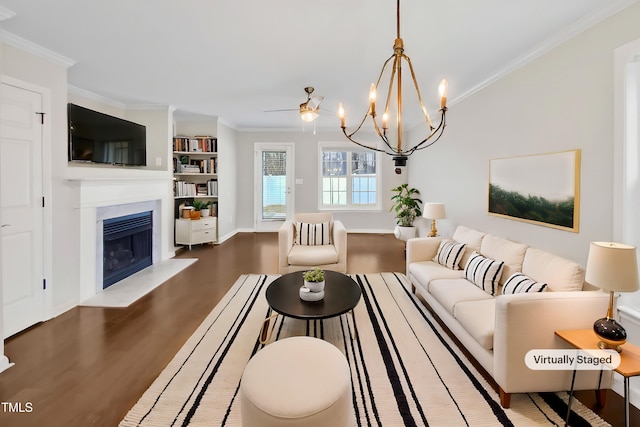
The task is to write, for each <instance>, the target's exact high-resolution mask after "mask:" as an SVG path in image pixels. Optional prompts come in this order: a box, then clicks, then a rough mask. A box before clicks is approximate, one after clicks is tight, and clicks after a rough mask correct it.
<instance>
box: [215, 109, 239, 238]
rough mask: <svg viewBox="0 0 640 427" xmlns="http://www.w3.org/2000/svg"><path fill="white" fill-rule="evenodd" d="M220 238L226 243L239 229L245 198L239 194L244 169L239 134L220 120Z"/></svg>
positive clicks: (218, 134)
mask: <svg viewBox="0 0 640 427" xmlns="http://www.w3.org/2000/svg"><path fill="white" fill-rule="evenodd" d="M217 136H218V155H219V159H218V161H219V163H218V185H220V187H219V189H218V192H219V194H218V203H219V205H218V238H219V239H220V241H224V240H226V239H228V238H229V237H231V236H233V235H234V234H235V233H236V231H237V229H238V223H237V216H238V214H237V206H238V205H237V203H238V199H243V198H244V197H243V196H242V195H241V194H240V193H238V189H237V179H238V177H239V176H242V174H243V172H244V168H243V167H240V166H239V165H238V156H237V138H238V132H237V131H236V130H234V129H233V128H231V127H230V126H228V125H227V124H226V123H225V122H224V121H222V120H220V119H218V133H217Z"/></svg>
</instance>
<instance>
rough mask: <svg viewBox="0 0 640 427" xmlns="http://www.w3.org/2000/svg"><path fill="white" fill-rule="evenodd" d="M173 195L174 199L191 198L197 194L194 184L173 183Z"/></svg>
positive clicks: (184, 182)
mask: <svg viewBox="0 0 640 427" xmlns="http://www.w3.org/2000/svg"><path fill="white" fill-rule="evenodd" d="M173 193H174V195H175V196H176V197H193V196H195V195H196V194H197V191H196V184H194V183H192V182H186V181H175V183H174V186H173Z"/></svg>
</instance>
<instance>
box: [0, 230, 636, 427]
mask: <svg viewBox="0 0 640 427" xmlns="http://www.w3.org/2000/svg"><path fill="white" fill-rule="evenodd" d="M348 246H349V252H348V260H347V265H348V270H349V272H352V273H373V272H380V271H399V272H404V270H405V264H404V245H403V243H402V242H400V241H398V240H396V239H395V238H394V237H393V236H392V235H378V234H349V241H348ZM277 256H278V252H277V234H276V233H240V234H238V235H236V236H234V237H233V238H231V239H229V240H228V241H226V242H224V243H223V244H221V245H218V246H206V245H205V246H202V247H194V248H193V250H191V251H182V252H180V253H179V254H178V257H179V258H193V257H197V258H199V261H198V262H197V263H195V264H194V265H192V266H191V267H189V268H188V269H186V270H184V271H183V272H181V273H179V274H178V275H176V276H174V277H173V278H172V279H170V280H169V281H168V282H166V283H165V284H163V285H162V286H160V287H158V288H157V289H156V290H154V291H153V292H151V293H150V294H148V295H147V296H145V297H144V298H142V299H141V300H139V301H137V302H136V303H134V304H132V305H131V306H130V307H128V308H125V309H102V308H88V307H77V308H74V309H72V310H70V311H68V312H66V313H64V314H62V315H61V316H58V317H56V318H55V319H52V320H50V321H47V322H44V323H41V324H38V325H36V326H34V327H32V328H30V329H28V330H27V331H24V332H22V333H20V334H17V335H15V336H13V337H11V338H9V339H8V340H7V341H6V342H5V353H6V355H7V356H8V357H9V359H10V360H11V361H12V362H15V363H16V365H15V366H14V367H12V368H10V369H9V370H7V371H5V372H3V373H2V374H0V402H3V405H2V407H0V426H20V427H24V426H54V427H55V426H115V425H117V424H118V422H119V421H120V420H121V419H122V418H123V417H124V415H125V414H126V413H127V411H128V410H129V409H130V408H131V407H132V406H133V405H134V404H135V403H136V402H137V400H138V399H139V397H140V396H141V395H142V393H143V392H144V391H145V390H146V389H147V388H148V387H149V385H150V384H151V383H152V382H153V380H154V379H155V378H156V377H157V375H158V374H159V373H160V372H161V371H162V369H163V368H164V367H165V366H166V365H167V363H168V362H169V361H170V360H171V359H172V358H173V356H174V355H175V354H176V352H177V351H178V350H179V349H180V347H182V345H183V344H184V342H185V341H186V340H187V338H189V336H190V335H191V334H192V333H193V331H194V330H195V329H196V327H197V326H198V325H199V324H200V323H201V322H202V320H203V319H204V318H205V316H206V315H207V314H208V313H209V312H210V311H211V309H212V308H213V307H214V306H215V305H216V303H217V302H218V301H219V300H220V298H221V297H222V296H223V295H224V294H225V292H226V291H227V289H228V288H229V287H230V286H231V285H232V284H233V283H234V282H235V280H236V279H237V278H238V276H239V275H240V274H243V273H277V265H278V263H277ZM579 398H580V399H581V400H582V401H583V402H584V403H585V404H586V405H588V406H589V407H592V408H593V409H594V410H596V412H598V413H599V414H600V415H601V416H603V417H604V418H605V419H607V421H609V422H610V423H612V424H613V425H614V426H622V425H623V424H624V423H623V403H622V399H621V398H620V397H619V396H618V395H616V394H615V393H613V392H609V395H608V403H607V406H606V408H604V409H601V408H597V407H596V406H595V401H594V399H593V398H592V393H582V392H581V393H579ZM4 402H10V403H12V404H14V405H15V404H16V403H20V404H21V405H22V409H23V410H25V411H29V406H28V405H27V403H29V404H30V406H31V408H32V409H31V411H29V412H22V413H9V412H7V411H6V410H3V407H6V405H5V404H4ZM14 409H16V407H15V406H14ZM638 412H639V411H637V410H635V411H634V412H633V414H632V422H631V425H640V414H639V413H638Z"/></svg>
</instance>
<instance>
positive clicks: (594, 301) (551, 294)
mask: <svg viewBox="0 0 640 427" xmlns="http://www.w3.org/2000/svg"><path fill="white" fill-rule="evenodd" d="M441 240H442V238H440V237H420V238H414V239H409V240H408V241H407V254H406V255H407V256H406V258H407V277H408V278H409V280H410V281H411V283H412V288H413V289H414V292H416V293H417V294H418V295H419V296H421V297H422V298H423V299H424V301H425V302H426V303H427V304H428V306H429V307H430V308H431V310H432V311H433V312H434V313H435V314H437V316H438V317H439V318H440V320H441V321H442V322H443V323H444V324H445V325H446V326H447V327H448V329H449V330H450V331H451V333H452V334H454V335H455V337H456V338H457V340H458V341H459V342H460V343H461V344H462V345H463V346H464V347H465V348H466V350H467V351H468V352H469V353H470V354H471V355H472V356H473V357H474V358H475V359H476V360H477V362H478V363H479V364H480V365H481V366H482V367H483V368H484V369H485V370H486V371H487V373H488V374H489V375H491V376H492V377H493V379H494V380H495V382H496V384H497V386H498V387H499V389H498V392H499V394H500V402H501V404H502V406H503V407H505V408H508V407H509V405H510V398H511V393H528V392H551V391H562V390H569V389H570V387H571V374H572V372H571V371H557V370H548V371H545V370H530V369H529V368H527V366H526V364H525V355H526V354H527V352H528V351H529V350H533V349H568V348H571V347H569V345H568V344H566V343H565V342H564V341H563V340H561V339H560V338H558V337H557V336H556V335H555V334H554V331H556V330H563V329H590V328H592V326H593V322H594V321H595V320H596V319H599V318H601V317H602V316H603V315H604V314H605V313H606V311H607V306H608V294H607V293H605V292H602V291H600V290H594V289H593V288H592V287H591V286H590V285H588V284H586V283H584V269H583V268H582V267H581V266H580V265H579V264H577V263H574V262H572V261H569V260H567V259H564V258H561V257H559V256H556V255H553V254H551V253H549V252H545V251H542V250H540V249H536V248H532V247H528V246H527V245H525V244H522V243H516V242H513V241H510V240H507V239H504V238H502V237H498V236H495V235H492V234H486V233H483V232H480V231H477V230H473V229H471V228H467V227H464V226H458V227H457V228H456V230H455V233H454V235H453V236H452V239H451V240H453V241H455V242H459V243H464V244H465V247H464V251H463V253H462V259H461V261H460V263H459V265H460V268H461V269H450V268H448V267H446V266H444V265H441V264H439V263H438V262H436V261H434V257H436V255H437V254H438V249H439V247H440V243H441ZM474 251H477V252H479V253H480V254H481V255H483V256H484V257H486V258H490V259H493V260H498V261H503V262H504V266H503V271H502V275H501V277H500V281H499V285H500V287H499V288H498V289H497V290H496V292H495V295H496V296H492V295H490V294H489V293H488V292H486V291H485V290H483V289H481V288H480V287H478V286H476V285H475V284H474V283H472V282H471V281H469V280H467V279H465V278H464V277H465V274H464V270H462V269H464V267H465V266H466V265H467V264H466V263H467V261H468V260H469V257H470V256H472V254H473V252H474ZM516 272H521V273H522V274H524V275H526V276H528V277H529V278H531V279H533V280H534V281H536V282H540V283H546V284H547V285H548V286H547V287H546V289H545V291H544V292H535V293H517V294H511V295H502V294H501V291H502V285H504V283H505V281H506V280H507V279H508V278H509V277H510V276H511V274H513V273H516ZM599 375H600V372H599V371H580V372H578V375H576V379H575V386H574V389H575V390H595V389H597V388H598V383H599ZM611 376H612V375H611V372H610V371H609V372H608V373H605V374H604V375H603V377H602V382H601V385H600V387H601V389H608V388H610V385H611Z"/></svg>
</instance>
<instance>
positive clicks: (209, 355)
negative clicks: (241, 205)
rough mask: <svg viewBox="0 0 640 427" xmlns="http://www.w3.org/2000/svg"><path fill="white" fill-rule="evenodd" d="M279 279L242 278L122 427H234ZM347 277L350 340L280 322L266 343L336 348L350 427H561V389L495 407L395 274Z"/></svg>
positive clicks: (326, 326) (313, 324)
mask: <svg viewBox="0 0 640 427" xmlns="http://www.w3.org/2000/svg"><path fill="white" fill-rule="evenodd" d="M277 277H278V276H277V275H242V276H240V278H239V279H238V280H237V282H236V283H235V284H234V285H233V287H232V288H231V289H230V290H229V292H228V293H227V294H226V295H225V297H224V298H223V299H222V300H221V301H220V303H219V304H218V305H217V306H216V307H215V308H214V309H213V311H212V312H211V313H210V314H209V316H208V317H207V318H206V319H205V321H204V322H203V323H202V324H201V325H200V327H199V328H198V329H197V330H196V332H195V333H194V334H193V335H192V336H191V338H190V339H189V340H188V341H187V342H186V344H185V345H184V347H183V348H182V349H181V350H180V351H179V352H178V354H177V355H176V356H175V358H174V359H173V360H172V361H171V362H170V363H169V365H168V366H167V368H166V369H165V370H164V371H163V372H162V373H161V374H160V376H159V377H158V378H157V379H156V381H155V382H154V383H153V384H152V385H151V387H150V388H149V389H148V390H147V391H146V392H145V393H144V395H143V396H142V397H141V398H140V400H139V401H138V403H137V404H136V405H135V406H134V407H133V408H132V409H131V411H129V413H128V414H127V416H126V417H125V419H124V420H123V421H122V422H121V424H120V425H121V426H137V425H143V426H163V427H164V426H173V425H183V426H186V425H188V426H241V425H242V420H241V418H240V406H239V399H238V389H239V385H240V378H241V376H242V372H243V369H244V367H245V365H246V364H247V362H248V360H249V359H250V358H251V356H252V355H253V354H255V353H256V352H258V351H260V349H261V348H262V345H261V344H260V342H259V335H260V329H261V326H262V323H263V321H264V319H265V318H266V317H268V316H270V315H271V314H272V313H271V311H270V309H269V306H268V305H267V302H266V299H265V297H264V293H265V290H266V288H267V286H268V285H269V283H271V282H272V281H273V280H274V279H275V278H277ZM352 277H353V278H354V280H355V281H356V282H357V283H358V284H359V285H360V287H361V289H362V299H361V301H360V303H359V304H358V306H357V307H356V308H355V318H356V323H357V327H358V335H357V337H356V336H355V335H354V333H353V319H352V317H351V316H350V315H343V316H340V317H338V318H333V319H327V320H322V321H310V322H307V321H301V320H296V319H291V318H283V317H282V316H278V317H277V319H276V320H275V322H271V324H272V326H273V330H272V336H271V340H275V339H281V338H284V337H288V336H296V335H310V336H315V337H318V338H322V339H325V340H327V341H329V342H331V343H333V344H334V345H336V346H337V347H338V348H339V349H340V350H342V351H343V352H344V354H345V355H346V357H347V360H348V362H349V365H350V367H351V375H352V384H353V396H354V418H353V425H354V426H389V427H391V426H393V427H395V426H433V427H438V426H456V427H458V426H465V425H466V426H561V425H564V417H565V414H566V403H565V401H566V399H567V396H566V393H559V394H556V393H544V394H538V393H532V394H514V395H513V396H512V398H511V408H510V409H503V408H502V407H501V406H500V403H499V400H498V395H497V393H496V392H495V391H494V390H493V389H492V388H491V386H490V385H489V384H487V382H486V381H485V380H484V378H483V377H482V376H481V375H480V374H479V373H478V372H477V371H476V369H475V368H474V367H473V365H472V364H471V363H470V362H469V361H468V360H467V359H466V357H465V356H464V355H463V354H462V353H461V352H460V351H459V349H458V348H457V346H456V345H455V344H454V343H453V342H452V341H451V339H450V338H449V337H448V336H447V334H446V333H444V332H443V331H442V330H441V328H440V327H439V326H438V324H437V323H436V322H435V321H434V319H433V318H432V317H431V315H430V314H429V312H428V311H427V310H426V309H425V308H424V306H423V305H422V304H421V303H420V301H418V300H417V299H416V298H415V296H413V295H412V294H411V293H410V292H409V290H408V284H407V279H406V278H405V277H404V276H403V275H401V274H397V273H381V274H366V275H364V274H363V275H360V274H358V275H352ZM267 345H268V344H267ZM572 409H573V411H574V412H575V413H574V414H572V421H571V425H573V426H580V425H582V426H606V425H608V424H607V423H606V422H604V421H603V420H602V419H601V418H599V417H598V416H597V415H596V414H594V413H593V412H591V411H590V410H589V409H587V408H585V407H584V406H582V405H581V404H580V402H577V401H575V400H574V403H573V405H572ZM328 427H330V426H328Z"/></svg>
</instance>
